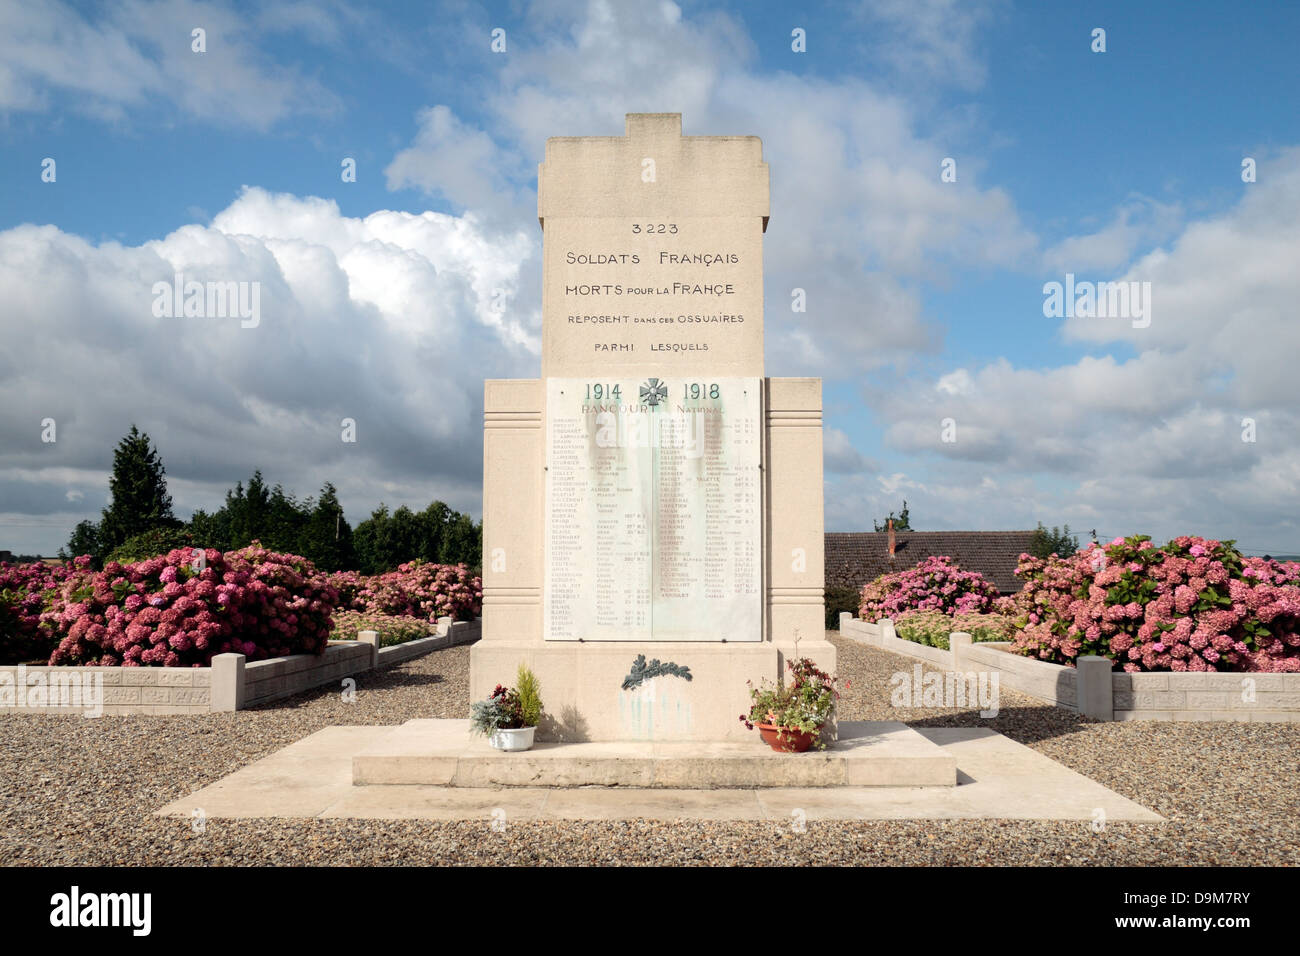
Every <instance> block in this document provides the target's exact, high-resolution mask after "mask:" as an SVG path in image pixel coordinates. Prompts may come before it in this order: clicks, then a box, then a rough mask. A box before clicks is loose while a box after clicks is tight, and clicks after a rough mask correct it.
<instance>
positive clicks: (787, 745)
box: [755, 724, 818, 754]
mask: <svg viewBox="0 0 1300 956" xmlns="http://www.w3.org/2000/svg"><path fill="white" fill-rule="evenodd" d="M755 726H757V727H758V732H759V734H761V735H762V737H763V742H764V743H766V744H767V745H768V746H769V747H771V748H772V749H773V750H775V751H777V752H778V753H787V754H801V753H803V752H804V751H805V750H807V749H808V748H809V747H811V746H812V745H813V743H814V742H815V741H816V740H817V736H818V735H817V734H809V733H804V732H803V731H802V730H794V729H792V728H790V727H777V726H775V725H773V724H757V725H755Z"/></svg>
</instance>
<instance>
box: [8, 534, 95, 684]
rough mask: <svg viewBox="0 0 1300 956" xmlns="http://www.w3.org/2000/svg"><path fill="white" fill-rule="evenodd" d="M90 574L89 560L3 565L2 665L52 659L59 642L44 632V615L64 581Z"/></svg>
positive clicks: (83, 558) (78, 559)
mask: <svg viewBox="0 0 1300 956" xmlns="http://www.w3.org/2000/svg"><path fill="white" fill-rule="evenodd" d="M88 570H90V558H89V557H81V558H77V559H76V560H75V561H67V562H64V563H62V564H45V563H44V562H41V561H33V562H30V563H24V564H12V563H10V562H8V561H3V562H0V664H21V663H26V662H30V661H36V660H46V659H48V658H49V656H50V654H51V652H52V651H53V650H54V647H55V645H56V644H57V643H58V642H57V640H56V639H54V638H53V637H52V636H51V635H50V633H49V632H48V631H46V630H43V629H42V628H41V626H40V622H41V613H42V612H43V611H44V610H45V606H46V603H47V602H48V601H49V600H52V598H53V596H54V594H55V593H56V592H57V591H58V588H59V586H60V585H62V583H63V582H64V581H66V580H67V579H68V578H69V577H71V576H72V575H73V574H78V573H82V572H85V571H88Z"/></svg>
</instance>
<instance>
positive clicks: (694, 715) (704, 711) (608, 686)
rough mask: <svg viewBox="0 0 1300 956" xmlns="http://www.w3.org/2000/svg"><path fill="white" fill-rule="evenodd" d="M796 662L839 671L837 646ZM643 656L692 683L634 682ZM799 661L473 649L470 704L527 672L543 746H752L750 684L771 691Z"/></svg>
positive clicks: (646, 649)
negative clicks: (537, 693) (538, 707)
mask: <svg viewBox="0 0 1300 956" xmlns="http://www.w3.org/2000/svg"><path fill="white" fill-rule="evenodd" d="M798 653H799V655H800V656H801V657H810V658H812V659H813V660H814V661H815V662H816V663H817V665H818V666H819V667H821V668H822V669H823V670H826V671H828V672H833V671H834V669H835V647H834V645H832V644H831V643H830V642H829V641H827V640H825V639H821V640H801V641H800V642H799V650H798ZM638 655H643V656H644V657H645V664H646V665H649V664H651V663H652V662H653V661H655V660H658V661H659V662H660V663H661V664H664V665H668V664H672V665H676V666H677V668H686V669H688V670H689V673H690V679H689V680H687V679H686V678H685V677H683V676H678V675H677V674H675V673H663V674H661V675H660V676H645V677H643V678H642V679H640V680H638V679H637V677H638V675H637V674H636V673H635V672H634V664H635V663H636V660H637V657H638ZM793 655H794V647H793V645H792V644H791V645H784V644H779V643H772V642H769V641H762V642H753V643H736V642H727V643H725V644H722V643H719V644H712V643H682V642H672V641H656V642H653V643H631V642H621V641H619V642H602V643H588V642H567V641H566V642H558V641H550V642H540V641H535V640H533V641H511V640H501V639H497V640H482V641H479V642H478V643H477V644H475V645H474V646H473V647H472V648H471V649H470V698H471V700H481V699H484V698H486V697H488V696H490V695H491V693H492V689H493V688H494V687H495V686H496V685H497V684H503V685H506V686H511V685H513V684H514V683H515V673H516V671H517V669H518V667H519V665H520V664H521V663H522V664H527V665H528V667H529V668H531V669H532V671H533V673H534V674H536V675H537V679H538V682H539V683H540V684H541V692H542V700H543V701H544V703H545V705H546V716H545V717H544V718H543V721H542V725H541V726H540V727H539V728H538V733H537V739H538V740H545V741H565V742H578V741H599V740H623V741H638V740H639V741H669V740H677V741H682V740H690V741H705V740H708V741H725V740H745V739H750V738H752V737H753V733H751V732H750V731H747V730H746V729H745V725H744V724H743V723H741V721H740V715H741V714H742V713H748V712H749V703H750V699H749V686H748V685H747V683H746V682H747V681H748V682H752V683H753V685H754V686H755V687H757V686H759V685H760V684H761V683H762V682H763V681H764V680H768V681H771V682H773V683H775V682H776V681H777V679H778V677H779V676H780V675H781V672H782V670H783V669H784V668H785V662H786V660H788V659H790V658H792V657H793ZM669 670H670V671H672V670H675V668H669ZM625 683H626V684H628V685H629V686H627V687H625V686H624V685H625ZM829 736H831V737H833V736H834V728H833V727H832V728H831V730H830V734H829Z"/></svg>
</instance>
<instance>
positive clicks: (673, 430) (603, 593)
mask: <svg viewBox="0 0 1300 956" xmlns="http://www.w3.org/2000/svg"><path fill="white" fill-rule="evenodd" d="M546 382H547V396H546V410H547V420H546V512H545V513H546V515H547V518H546V528H545V537H546V545H545V552H546V562H545V567H546V569H547V574H546V585H545V594H544V601H543V619H544V635H545V637H546V639H547V640H556V641H560V640H568V641H572V640H584V641H721V640H724V639H725V640H728V641H742V640H748V641H758V640H761V638H762V567H761V555H762V533H763V532H762V472H761V468H760V464H761V461H762V380H761V379H759V378H726V377H713V378H711V377H709V376H691V377H685V376H680V375H678V376H673V377H669V378H663V379H660V378H656V377H653V376H649V377H636V378H605V379H597V378H595V377H591V378H550V379H547V380H546Z"/></svg>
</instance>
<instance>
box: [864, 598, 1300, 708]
mask: <svg viewBox="0 0 1300 956" xmlns="http://www.w3.org/2000/svg"><path fill="white" fill-rule="evenodd" d="M840 633H841V634H842V635H843V636H845V637H849V638H852V639H853V640H857V641H861V642H863V643H864V644H869V645H871V646H872V647H879V648H880V649H882V650H887V651H892V652H893V653H895V654H903V655H905V656H907V657H914V658H919V659H921V660H924V661H927V662H929V663H931V664H934V665H935V666H936V667H941V668H943V669H945V670H952V671H960V672H963V673H966V672H975V673H979V672H988V673H994V672H996V673H997V674H998V684H999V686H1001V687H1005V688H1007V689H1009V690H1014V691H1017V692H1019V693H1021V694H1025V695H1027V696H1029V697H1034V698H1037V699H1038V700H1041V701H1043V702H1044V703H1048V704H1052V705H1054V706H1056V707H1061V708H1063V709H1065V710H1071V711H1075V712H1077V713H1082V714H1083V715H1084V716H1086V717H1090V718H1092V719H1094V720H1201V721H1229V720H1231V721H1281V722H1287V723H1300V674H1249V673H1227V672H1217V673H1208V674H1207V673H1198V674H1193V673H1187V672H1181V673H1179V672H1166V673H1142V674H1128V673H1124V672H1122V671H1112V670H1111V662H1110V661H1109V660H1108V659H1107V658H1104V657H1081V658H1079V660H1078V661H1077V662H1076V663H1077V666H1075V667H1066V666H1064V665H1062V664H1051V663H1048V662H1047V661H1040V660H1035V659H1034V658H1032V657H1024V656H1022V655H1020V654H1012V653H1008V652H1007V650H1006V648H1009V647H1010V646H1011V645H1010V644H1008V643H1001V642H998V643H995V642H989V643H981V644H975V643H972V642H971V640H970V636H969V635H965V634H961V633H954V634H952V635H950V636H949V641H950V644H951V646H952V649H951V650H949V651H941V650H939V649H937V648H934V647H928V646H926V645H924V644H916V643H914V642H912V641H906V640H903V639H902V638H899V637H898V636H897V635H896V633H895V630H894V624H893V622H892V621H890V620H889V619H888V618H886V619H884V620H882V621H879V622H878V623H875V624H868V623H866V622H865V621H859V620H857V619H855V618H854V617H853V616H852V615H851V614H848V613H844V614H841V615H840Z"/></svg>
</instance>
